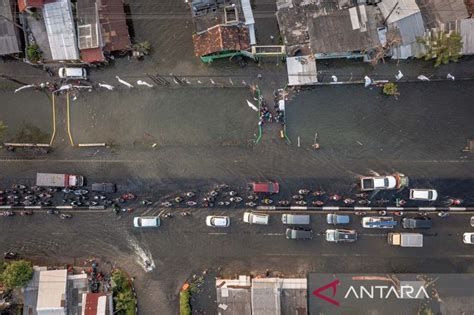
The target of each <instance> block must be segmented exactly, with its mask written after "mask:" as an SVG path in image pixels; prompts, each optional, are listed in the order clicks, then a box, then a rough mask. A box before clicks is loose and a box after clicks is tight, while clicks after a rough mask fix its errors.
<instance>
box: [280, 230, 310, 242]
mask: <svg viewBox="0 0 474 315" xmlns="http://www.w3.org/2000/svg"><path fill="white" fill-rule="evenodd" d="M285 236H286V238H287V239H289V240H310V239H312V238H313V231H312V230H311V229H303V228H288V229H286V233H285Z"/></svg>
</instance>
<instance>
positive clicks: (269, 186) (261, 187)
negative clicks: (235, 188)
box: [250, 182, 280, 194]
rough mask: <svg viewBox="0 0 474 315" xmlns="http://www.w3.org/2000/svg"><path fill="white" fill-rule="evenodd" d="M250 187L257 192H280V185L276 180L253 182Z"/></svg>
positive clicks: (253, 191)
mask: <svg viewBox="0 0 474 315" xmlns="http://www.w3.org/2000/svg"><path fill="white" fill-rule="evenodd" d="M250 189H251V191H252V193H255V194H257V193H265V194H278V193H279V192H280V185H279V184H278V183H276V182H263V183H251V184H250Z"/></svg>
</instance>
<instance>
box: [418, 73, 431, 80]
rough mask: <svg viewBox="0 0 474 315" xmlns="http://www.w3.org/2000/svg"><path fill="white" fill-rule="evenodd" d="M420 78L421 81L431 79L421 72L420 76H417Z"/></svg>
mask: <svg viewBox="0 0 474 315" xmlns="http://www.w3.org/2000/svg"><path fill="white" fill-rule="evenodd" d="M417 79H418V80H421V81H429V80H430V79H429V78H428V77H426V76H424V75H422V74H420V75H419V76H418V77H417Z"/></svg>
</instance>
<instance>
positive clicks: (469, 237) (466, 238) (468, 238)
mask: <svg viewBox="0 0 474 315" xmlns="http://www.w3.org/2000/svg"><path fill="white" fill-rule="evenodd" d="M462 241H463V243H464V244H471V245H474V232H466V233H464V234H463V235H462Z"/></svg>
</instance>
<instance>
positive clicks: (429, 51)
mask: <svg viewBox="0 0 474 315" xmlns="http://www.w3.org/2000/svg"><path fill="white" fill-rule="evenodd" d="M417 41H418V42H419V43H421V44H422V45H423V46H424V48H425V53H424V54H421V55H420V56H419V57H420V58H424V59H425V60H430V59H435V60H436V61H435V64H434V66H435V67H438V66H439V65H441V64H447V63H449V62H450V61H453V62H457V61H458V60H459V58H461V51H462V47H463V42H462V36H461V35H460V34H459V33H457V32H452V33H448V32H442V31H439V32H433V33H432V35H431V37H429V36H427V37H422V38H417Z"/></svg>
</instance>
